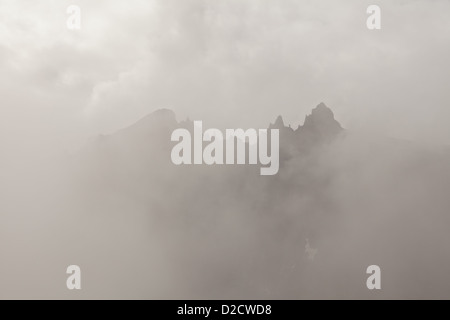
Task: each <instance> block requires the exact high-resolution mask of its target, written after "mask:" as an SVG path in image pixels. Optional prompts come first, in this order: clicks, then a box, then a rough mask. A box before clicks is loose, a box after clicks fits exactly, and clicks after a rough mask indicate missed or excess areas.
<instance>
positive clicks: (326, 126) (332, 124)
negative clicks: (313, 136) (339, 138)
mask: <svg viewBox="0 0 450 320" xmlns="http://www.w3.org/2000/svg"><path fill="white" fill-rule="evenodd" d="M302 129H304V130H308V131H311V132H317V133H320V134H321V135H333V134H336V133H339V132H340V131H341V130H342V127H341V124H340V123H339V122H338V121H336V119H335V118H334V113H333V111H332V110H331V109H330V108H328V107H327V106H326V104H325V103H323V102H321V103H320V104H319V105H317V107H315V108H314V109H313V110H312V111H311V114H310V115H307V116H306V117H305V123H304V124H303V127H302Z"/></svg>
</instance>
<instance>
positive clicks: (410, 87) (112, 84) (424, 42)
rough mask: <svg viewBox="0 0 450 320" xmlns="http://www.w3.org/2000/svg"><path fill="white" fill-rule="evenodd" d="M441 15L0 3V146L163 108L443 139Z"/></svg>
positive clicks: (253, 1) (446, 66) (231, 0)
mask: <svg viewBox="0 0 450 320" xmlns="http://www.w3.org/2000/svg"><path fill="white" fill-rule="evenodd" d="M71 4H76V5H79V6H80V7H81V10H82V11H81V13H82V29H81V30H80V31H71V30H68V29H67V28H66V20H67V18H68V15H67V13H66V9H67V7H68V6H69V5H71ZM370 4H378V5H379V6H380V7H381V9H382V29H381V30H380V31H370V30H368V29H367V28H366V18H367V14H366V9H367V7H368V5H370ZM449 13H450V1H449V0H435V1H429V0H410V1H400V0H397V1H395V0H394V1H393V0H389V1H386V0H383V1H380V0H378V1H348V0H345V1H337V0H329V1H328V0H327V1H324V0H322V1H318V0H306V1H300V0H281V1H268V0H214V1H212V0H151V1H149V0H145V1H144V0H142V1H141V0H130V1H126V2H124V1H112V0H98V1H90V0H71V1H61V0H41V1H32V0H1V2H0V70H1V73H0V94H1V97H2V102H1V107H0V143H3V144H14V143H21V142H22V141H27V140H29V139H32V138H39V139H42V140H45V141H52V142H57V143H58V145H60V146H68V145H73V144H79V143H81V142H82V141H84V139H85V138H86V137H88V136H91V135H94V134H98V133H109V132H113V131H115V130H117V129H119V128H121V127H124V126H127V125H129V124H131V123H133V122H135V121H137V120H138V119H140V118H141V117H142V116H144V115H146V114H147V113H149V112H152V111H154V110H155V109H158V108H163V107H165V108H171V109H173V110H174V111H175V112H176V113H177V115H178V118H179V120H181V119H183V118H185V117H186V116H190V118H191V119H196V120H203V121H204V122H205V125H206V126H213V127H230V128H232V127H239V126H243V127H266V126H267V125H268V122H269V121H273V120H274V119H275V117H276V116H277V115H278V114H282V115H283V116H284V118H285V121H286V122H288V123H292V124H293V126H295V127H296V126H297V125H298V124H302V123H303V119H304V116H305V115H306V114H307V113H309V111H310V110H311V108H312V107H314V106H315V105H317V104H318V103H319V102H321V101H324V102H325V103H326V104H327V105H328V106H329V107H331V108H332V109H333V110H334V112H335V114H336V118H337V119H338V120H339V121H340V122H341V123H342V125H343V126H344V127H345V128H347V129H350V130H364V131H375V132H379V133H382V134H384V135H387V136H393V137H399V138H407V139H411V140H418V141H432V142H435V143H441V144H450V126H449V119H450V90H448V88H449V77H450V61H449V57H450V16H449Z"/></svg>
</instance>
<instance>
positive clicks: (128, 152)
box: [0, 0, 450, 299]
mask: <svg viewBox="0 0 450 320" xmlns="http://www.w3.org/2000/svg"><path fill="white" fill-rule="evenodd" d="M70 4H72V2H69V1H50V0H47V1H40V2H39V3H34V2H30V1H25V0H20V1H9V0H5V1H2V2H1V4H0V67H1V70H2V73H1V75H0V84H1V85H0V92H1V95H2V103H1V107H0V148H1V149H2V156H1V157H0V256H1V263H0V298H2V299H12V298H26V299H30V298H44V299H50V298H60V299H81V298H89V299H94V298H138V299H163V298H189V299H198V298H234V299H237V298H249V299H286V298H287V299H302V298H326V299H333V298H344V299H351V298H357V299H359V298H368V299H379V298H393V299H400V298H409V299H415V298H425V299H430V298H446V299H448V298H449V292H450V278H449V276H448V275H447V271H446V270H449V267H450V249H449V247H448V243H449V241H450V239H449V237H450V236H449V235H448V234H449V233H448V230H449V227H450V225H449V223H450V219H449V216H448V212H449V209H450V199H449V198H448V196H447V193H448V191H447V190H449V187H450V167H449V166H450V161H449V160H450V151H449V148H448V145H449V137H450V131H449V130H450V129H449V128H450V127H449V126H448V123H447V121H448V120H447V119H449V118H450V114H449V112H450V111H449V110H450V109H449V108H448V105H449V102H450V101H449V100H450V95H449V91H448V90H446V85H447V83H448V74H450V73H449V71H450V70H449V68H450V65H449V63H448V56H449V54H450V52H449V48H450V46H449V41H450V40H449V39H450V37H449V33H450V21H449V20H448V19H447V15H446V12H449V9H450V8H449V7H450V2H449V1H444V0H441V1H433V2H430V1H424V0H423V1H422V0H417V1H408V2H404V1H379V5H380V7H381V9H382V29H381V30H378V31H370V30H368V29H367V28H366V25H365V20H366V18H367V14H366V8H367V6H368V5H369V4H372V3H370V2H369V1H358V3H352V2H348V1H345V2H344V1H294V0H286V1H280V2H277V3H271V2H270V3H269V2H266V1H261V0H260V1H256V0H255V1H253V0H249V1H244V2H243V1H234V0H228V1H225V0H224V1H214V2H211V1H200V0H189V1H175V0H173V1H172V0H169V1H166V0H165V1H137V0H134V1H132V2H130V4H129V5H126V6H125V5H124V4H120V3H119V2H118V1H96V2H95V4H94V3H92V1H84V0H79V1H77V5H79V6H80V8H81V13H82V28H81V30H77V31H74V30H68V29H67V28H66V20H67V17H68V15H67V14H66V8H67V7H68V6H69V5H70ZM321 101H325V102H326V105H327V106H328V107H330V109H331V110H332V111H333V112H334V115H333V116H334V117H335V118H336V120H337V121H339V124H337V122H336V120H334V118H332V117H331V118H330V116H329V114H328V113H327V112H324V113H320V112H319V113H317V114H316V115H315V116H314V114H313V116H311V117H312V118H310V123H311V125H307V124H306V123H305V125H304V122H305V120H304V119H305V116H307V115H310V114H311V110H312V109H313V108H315V107H316V106H317V105H318V104H319V103H320V102H321ZM161 108H169V109H171V110H174V113H172V112H171V111H167V110H166V111H157V112H155V110H158V109H161ZM278 115H282V116H283V119H284V122H285V123H284V125H283V126H282V127H280V128H279V129H280V131H281V132H280V145H281V149H280V157H281V158H280V159H281V163H280V169H279V172H278V174H277V175H275V176H273V177H270V176H260V175H259V166H247V165H242V166H241V165H231V166H175V165H173V164H172V162H171V160H170V151H171V148H172V147H173V143H172V142H170V134H171V132H172V131H173V130H174V129H175V128H178V127H180V126H187V127H189V124H190V123H191V122H190V120H189V121H186V122H185V121H184V120H185V119H186V118H187V117H189V118H190V119H192V120H201V121H203V122H204V124H205V127H208V128H209V127H215V128H221V129H223V128H244V129H246V128H268V127H269V125H270V123H271V122H272V123H274V121H275V119H276V117H277V116H278ZM311 119H312V120H311ZM276 125H277V124H275V126H276ZM289 125H290V126H291V127H292V129H290V128H289ZM272 126H273V125H272ZM298 126H300V127H299V129H297V127H298ZM341 126H342V127H343V128H344V129H342V130H341ZM294 130H296V131H295V132H294ZM306 239H308V240H309V243H310V247H311V248H312V249H314V250H317V253H316V255H315V257H314V259H308V253H307V252H305V246H306ZM72 264H76V265H79V266H80V267H81V270H82V290H80V291H76V290H75V291H70V290H68V289H67V288H66V279H67V276H68V275H66V273H65V271H66V268H67V266H69V265H72ZM372 264H375V265H379V266H380V267H381V270H382V290H380V291H377V290H374V291H369V290H368V289H367V287H366V279H367V277H368V275H367V274H366V268H367V267H368V266H369V265H372Z"/></svg>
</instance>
